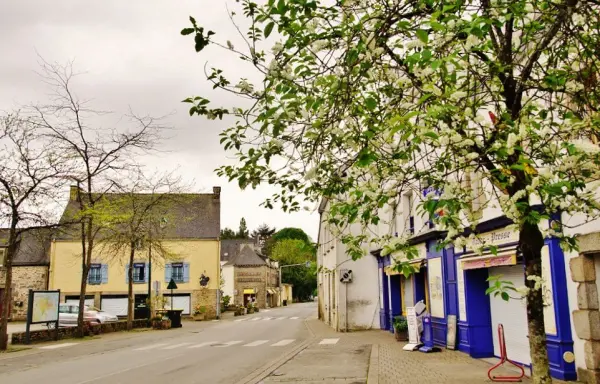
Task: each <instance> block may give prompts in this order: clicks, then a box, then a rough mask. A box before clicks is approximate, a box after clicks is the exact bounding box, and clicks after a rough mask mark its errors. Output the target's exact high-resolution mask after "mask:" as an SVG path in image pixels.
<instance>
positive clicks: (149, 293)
mask: <svg viewBox="0 0 600 384" xmlns="http://www.w3.org/2000/svg"><path fill="white" fill-rule="evenodd" d="M150 320H152V242H150V243H149V244H148V321H150Z"/></svg>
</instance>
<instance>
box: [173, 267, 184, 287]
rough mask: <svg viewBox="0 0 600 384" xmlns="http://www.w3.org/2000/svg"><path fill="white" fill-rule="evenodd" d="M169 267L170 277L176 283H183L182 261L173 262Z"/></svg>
mask: <svg viewBox="0 0 600 384" xmlns="http://www.w3.org/2000/svg"><path fill="white" fill-rule="evenodd" d="M171 268H172V269H171V278H172V279H173V280H174V281H175V282H177V283H183V282H184V274H183V263H173V264H171Z"/></svg>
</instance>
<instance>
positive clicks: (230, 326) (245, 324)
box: [0, 303, 334, 384]
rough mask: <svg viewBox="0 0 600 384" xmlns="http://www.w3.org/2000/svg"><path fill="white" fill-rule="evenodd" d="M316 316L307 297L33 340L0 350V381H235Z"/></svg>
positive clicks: (283, 347)
mask: <svg viewBox="0 0 600 384" xmlns="http://www.w3.org/2000/svg"><path fill="white" fill-rule="evenodd" d="M315 316H316V305H315V304H314V303H308V304H295V305H292V306H289V307H283V308H276V309H271V310H269V311H261V312H259V313H257V314H253V315H247V316H244V317H239V318H238V317H236V318H232V319H230V320H225V321H220V322H202V323H191V322H190V323H184V328H182V329H179V330H169V331H153V332H140V333H128V334H127V335H123V334H120V335H118V334H115V335H106V336H104V337H102V338H101V339H100V340H91V341H78V340H66V341H63V342H60V343H54V344H47V345H43V346H37V347H35V349H34V350H32V351H30V352H27V353H25V354H15V356H14V357H12V356H10V355H11V354H8V355H5V356H3V357H1V358H0V382H1V383H11V384H30V383H31V384H34V383H35V384H39V383H40V382H46V383H57V384H88V383H111V384H116V383H144V384H151V383H161V384H164V383H178V384H185V383H228V384H229V383H236V382H237V381H238V380H240V379H242V378H244V377H246V376H247V375H249V374H250V373H252V372H253V371H255V370H257V369H259V368H260V367H262V366H265V365H266V364H269V363H270V362H275V361H277V360H278V359H280V358H281V357H282V356H285V355H286V354H288V353H291V352H293V351H294V349H295V348H298V347H299V346H302V344H303V342H305V341H306V340H308V339H310V337H311V335H310V333H309V331H308V330H307V328H306V327H305V324H304V320H305V319H307V318H314V317H315ZM331 342H334V341H331Z"/></svg>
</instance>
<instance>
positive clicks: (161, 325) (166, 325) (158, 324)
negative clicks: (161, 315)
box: [152, 320, 171, 329]
mask: <svg viewBox="0 0 600 384" xmlns="http://www.w3.org/2000/svg"><path fill="white" fill-rule="evenodd" d="M152 328H154V329H171V320H160V321H158V320H154V321H152Z"/></svg>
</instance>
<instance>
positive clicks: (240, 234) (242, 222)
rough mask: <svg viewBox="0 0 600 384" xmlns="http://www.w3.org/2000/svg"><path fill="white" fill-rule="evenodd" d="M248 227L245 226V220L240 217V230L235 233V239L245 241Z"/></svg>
mask: <svg viewBox="0 0 600 384" xmlns="http://www.w3.org/2000/svg"><path fill="white" fill-rule="evenodd" d="M248 233H249V231H248V226H247V225H246V219H245V218H243V217H242V219H241V220H240V228H239V229H238V231H237V233H236V239H247V238H248V237H249V236H248Z"/></svg>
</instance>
